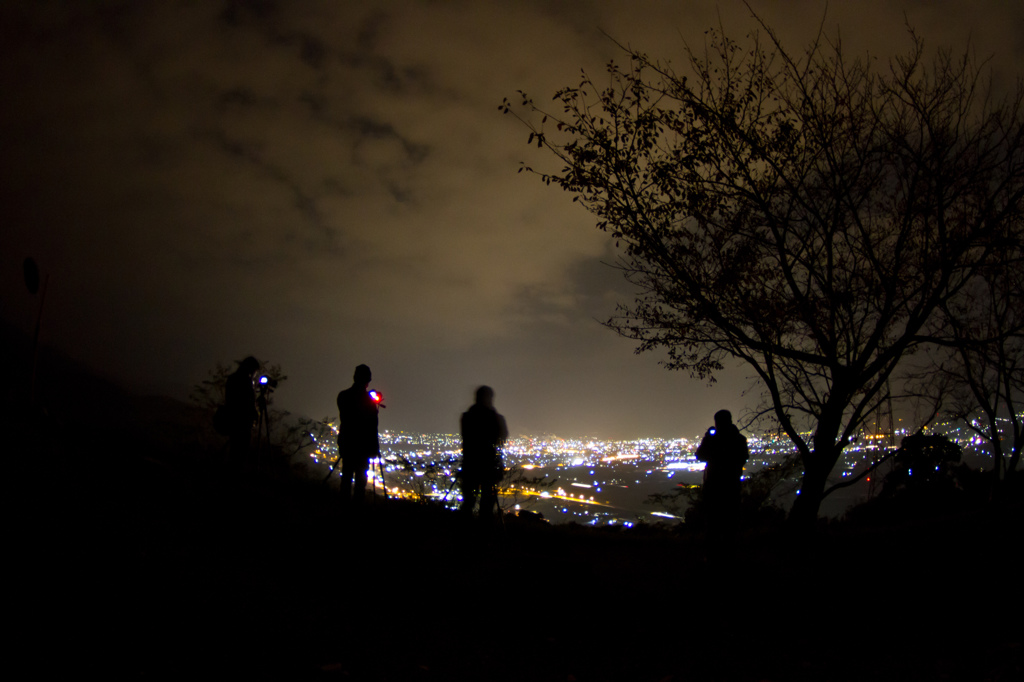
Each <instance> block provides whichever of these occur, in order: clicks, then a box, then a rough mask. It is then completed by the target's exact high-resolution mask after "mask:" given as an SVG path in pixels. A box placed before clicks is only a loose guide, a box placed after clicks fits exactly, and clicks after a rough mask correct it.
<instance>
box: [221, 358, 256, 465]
mask: <svg viewBox="0 0 1024 682" xmlns="http://www.w3.org/2000/svg"><path fill="white" fill-rule="evenodd" d="M259 369H260V361H259V360H257V359H256V358H254V357H253V356H251V355H250V356H249V357H247V358H246V359H244V360H240V361H239V362H238V369H236V370H235V371H234V372H233V373H232V374H231V375H230V376H229V377H228V380H227V383H226V384H225V385H224V426H225V428H226V430H227V436H228V465H229V466H232V467H238V466H244V465H246V464H248V460H249V447H250V445H252V427H253V424H255V423H256V418H257V417H258V416H259V413H258V412H257V410H256V390H255V389H254V388H253V385H252V384H253V379H254V378H255V376H256V373H257V372H258V371H259Z"/></svg>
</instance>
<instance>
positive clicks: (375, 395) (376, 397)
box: [369, 391, 384, 403]
mask: <svg viewBox="0 0 1024 682" xmlns="http://www.w3.org/2000/svg"><path fill="white" fill-rule="evenodd" d="M369 395H370V400H372V401H373V402H375V403H379V402H380V401H382V400H384V396H383V395H382V394H381V392H380V391H370V393H369Z"/></svg>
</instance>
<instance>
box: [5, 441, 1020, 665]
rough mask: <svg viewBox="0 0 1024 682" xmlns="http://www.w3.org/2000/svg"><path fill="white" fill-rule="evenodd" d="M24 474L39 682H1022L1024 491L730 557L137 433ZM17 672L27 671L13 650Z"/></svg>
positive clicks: (25, 555)
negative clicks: (404, 495) (248, 469)
mask: <svg viewBox="0 0 1024 682" xmlns="http://www.w3.org/2000/svg"><path fill="white" fill-rule="evenodd" d="M118 450H119V451H120V454H111V453H110V452H103V451H100V450H83V451H80V452H79V453H77V456H75V457H72V456H68V457H66V458H60V457H58V458H55V459H52V460H51V461H49V462H39V461H35V462H30V463H28V464H26V463H24V462H23V466H22V467H21V468H20V470H19V471H18V472H17V473H18V476H17V477H16V478H14V477H12V478H8V479H7V487H8V490H9V492H10V495H9V497H8V499H9V500H10V501H12V502H14V504H13V505H12V506H13V507H14V508H13V510H12V513H11V514H10V515H9V517H8V518H9V521H10V524H11V528H10V532H9V533H8V534H7V543H8V548H9V550H10V551H9V553H7V557H8V558H7V560H6V562H5V563H7V564H8V565H9V566H13V567H14V568H15V570H14V571H12V572H10V573H8V577H7V578H6V579H5V580H6V583H7V590H6V592H7V595H8V597H7V601H8V606H9V608H8V609H6V611H7V614H8V616H9V621H8V622H9V623H13V624H14V626H15V627H14V630H15V633H16V634H14V635H13V636H11V635H8V644H9V645H10V647H9V649H10V650H11V651H13V652H15V656H16V657H17V658H18V659H20V660H21V661H23V663H24V665H25V666H27V669H28V670H29V671H32V673H33V674H31V675H30V677H33V678H35V677H53V676H55V675H56V674H59V675H62V676H63V675H70V676H71V677H78V676H80V675H85V674H87V673H91V672H99V673H101V674H103V675H104V676H105V677H108V678H120V677H142V678H146V677H156V678H164V677H176V678H185V677H197V676H202V677H208V676H209V675H210V674H211V673H212V674H214V675H217V676H218V677H229V678H242V679H244V678H248V677H258V678H276V679H304V678H314V679H339V680H344V679H353V680H356V679H358V680H363V679H365V680H424V681H426V680H562V681H569V680H579V681H581V682H582V681H585V680H652V681H660V680H861V679H880V678H881V679H904V680H943V679H965V680H1016V679H1021V677H1022V670H1024V668H1022V665H1021V659H1022V648H1021V641H1022V638H1021V629H1020V628H1021V590H1020V581H1019V572H1020V565H1021V564H1020V560H1019V558H1017V550H1018V549H1019V547H1020V539H1021V534H1020V529H1021V526H1020V521H1021V514H1020V508H1019V506H1018V507H1017V508H1016V509H1013V510H1011V511H1010V512H1009V513H1007V514H1004V515H1003V516H1002V517H994V516H992V515H989V514H987V513H974V514H966V515H964V514H961V515H958V516H955V517H948V518H939V519H934V520H931V521H928V522H915V523H909V524H904V525H901V526H897V527H891V528H878V527H873V528H869V529H865V528H859V529H858V528H850V527H842V526H832V527H829V528H826V529H824V530H822V531H821V532H820V533H819V534H818V536H817V537H816V538H815V540H814V541H813V543H811V544H810V546H809V547H804V548H799V547H800V545H798V544H794V543H793V542H792V541H791V540H789V539H787V537H786V536H785V534H783V533H781V532H778V531H762V532H759V533H748V534H746V535H745V536H744V537H743V538H742V541H741V543H740V546H739V548H738V552H737V556H736V559H735V562H734V563H732V564H731V565H727V566H716V565H711V564H708V563H706V562H705V561H704V560H703V556H702V550H701V544H700V540H699V538H695V537H690V536H689V535H688V534H686V533H683V532H679V531H671V530H665V529H662V530H658V529H646V530H645V529H641V530H638V531H633V532H618V533H615V532H601V531H596V530H589V529H588V530H583V529H579V528H573V527H554V528H551V527H540V528H534V527H524V526H517V525H513V524H511V523H510V524H508V525H506V527H505V528H504V529H497V530H492V531H490V532H483V531H481V530H480V529H477V528H474V527H466V526H464V525H463V524H461V523H459V522H458V521H459V519H457V518H454V517H453V516H452V515H451V514H450V513H448V512H444V511H442V510H437V509H433V508H428V507H420V506H409V505H401V504H398V503H391V504H384V503H378V504H375V505H373V506H372V507H370V508H369V509H368V510H367V513H365V514H364V515H363V516H362V517H361V518H358V519H347V520H346V519H342V518H341V517H340V516H339V514H338V512H337V508H336V504H337V499H336V491H333V490H328V489H327V488H326V487H324V486H320V485H318V484H309V483H305V482H301V481H296V480H270V479H266V478H245V479H240V478H237V477H231V478H227V477H225V476H223V472H220V471H219V470H218V469H217V468H216V467H213V466H206V467H199V466H196V465H195V462H192V463H191V464H189V465H177V466H176V465H175V463H174V462H173V461H172V462H168V461H165V459H166V456H167V455H166V454H165V455H163V456H161V457H150V456H148V455H147V454H146V453H145V452H138V451H135V450H134V449H133V448H126V447H123V448H118ZM19 667H21V666H20V664H19Z"/></svg>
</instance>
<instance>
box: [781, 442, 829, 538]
mask: <svg viewBox="0 0 1024 682" xmlns="http://www.w3.org/2000/svg"><path fill="white" fill-rule="evenodd" d="M818 454H820V453H817V452H816V451H815V452H813V453H812V459H813V460H814V462H813V463H811V464H805V467H806V468H805V470H804V480H803V481H802V482H801V484H800V494H799V495H797V498H796V501H794V502H793V508H792V509H791V510H790V512H789V520H790V523H792V524H793V525H794V526H795V527H796V528H797V530H803V531H810V530H812V529H813V528H814V524H815V522H816V521H817V520H818V508H819V507H821V499H822V494H823V493H824V492H825V482H826V480H827V479H828V475H829V472H830V471H832V467H831V466H823V465H822V464H820V461H821V458H820V457H817V456H815V455H818ZM828 459H831V458H828Z"/></svg>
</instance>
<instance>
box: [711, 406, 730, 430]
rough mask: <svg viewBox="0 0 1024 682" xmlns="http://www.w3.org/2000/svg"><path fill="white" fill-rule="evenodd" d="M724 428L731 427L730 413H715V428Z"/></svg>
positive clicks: (725, 411) (720, 411) (727, 411)
mask: <svg viewBox="0 0 1024 682" xmlns="http://www.w3.org/2000/svg"><path fill="white" fill-rule="evenodd" d="M726 426H732V412H730V411H729V410H719V411H718V412H715V428H716V429H724V428H725V427H726Z"/></svg>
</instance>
